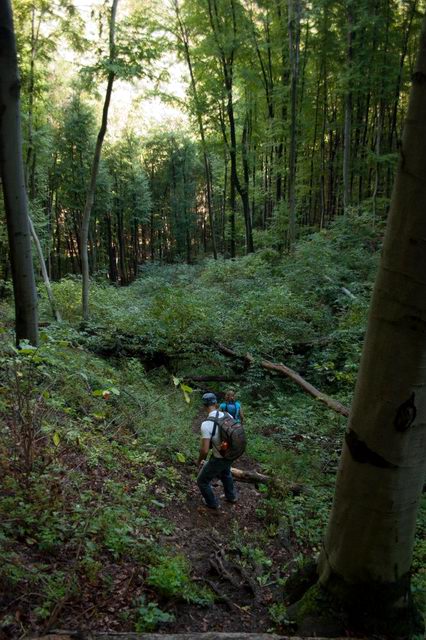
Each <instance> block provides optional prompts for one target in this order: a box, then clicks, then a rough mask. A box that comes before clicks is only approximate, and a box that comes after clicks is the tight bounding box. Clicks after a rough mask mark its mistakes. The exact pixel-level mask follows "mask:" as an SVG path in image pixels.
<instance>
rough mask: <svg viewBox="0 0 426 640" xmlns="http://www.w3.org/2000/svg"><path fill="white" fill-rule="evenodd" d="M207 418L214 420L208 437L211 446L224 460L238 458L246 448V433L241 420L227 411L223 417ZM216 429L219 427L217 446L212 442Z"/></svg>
mask: <svg viewBox="0 0 426 640" xmlns="http://www.w3.org/2000/svg"><path fill="white" fill-rule="evenodd" d="M208 419H209V420H211V421H212V422H214V427H213V432H212V436H211V439H210V444H211V446H213V447H215V449H216V451H218V452H219V453H220V455H221V456H222V458H225V460H230V461H233V460H236V459H237V458H239V457H240V456H241V455H242V454H243V453H244V451H245V450H246V444H247V439H246V434H245V431H244V428H243V425H242V424H241V422H238V420H235V418H233V417H232V416H231V415H230V414H229V413H225V415H224V416H223V418H218V417H214V418H212V417H209V418H208ZM216 429H219V434H220V439H221V445H220V447H219V448H217V447H216V446H215V445H214V444H213V438H214V436H215V434H216Z"/></svg>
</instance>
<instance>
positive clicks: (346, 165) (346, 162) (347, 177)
mask: <svg viewBox="0 0 426 640" xmlns="http://www.w3.org/2000/svg"><path fill="white" fill-rule="evenodd" d="M352 2H353V0H349V4H348V50H347V66H348V69H347V71H348V74H349V79H348V81H347V87H346V92H345V123H344V126H343V210H344V211H346V209H347V208H348V206H349V205H350V203H351V137H352V88H351V83H352V77H351V71H352V67H353V39H354V15H353V7H352Z"/></svg>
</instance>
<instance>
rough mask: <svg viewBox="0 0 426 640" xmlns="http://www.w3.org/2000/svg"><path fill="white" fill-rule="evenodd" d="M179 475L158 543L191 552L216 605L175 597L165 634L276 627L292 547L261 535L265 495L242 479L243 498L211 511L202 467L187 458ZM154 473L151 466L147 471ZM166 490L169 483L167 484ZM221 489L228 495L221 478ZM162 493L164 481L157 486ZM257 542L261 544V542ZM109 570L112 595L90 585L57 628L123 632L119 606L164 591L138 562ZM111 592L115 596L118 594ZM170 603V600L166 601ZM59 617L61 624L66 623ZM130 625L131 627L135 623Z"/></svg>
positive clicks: (196, 574)
mask: <svg viewBox="0 0 426 640" xmlns="http://www.w3.org/2000/svg"><path fill="white" fill-rule="evenodd" d="M203 419H204V412H200V414H198V415H197V416H196V417H195V418H194V421H193V424H192V431H193V433H194V438H197V437H198V436H199V431H200V424H201V421H202V420H203ZM236 466H238V468H239V469H242V470H245V471H259V472H261V467H260V465H258V464H257V463H256V462H254V461H253V460H252V459H250V458H249V457H248V456H247V455H244V456H242V457H241V458H240V459H239V460H238V463H237V465H236ZM176 471H177V472H178V473H179V480H178V482H177V484H178V485H179V492H178V495H177V496H176V498H175V499H173V500H171V501H170V502H167V504H164V507H163V508H162V512H161V515H162V518H163V520H164V521H167V522H168V523H169V525H171V528H172V530H173V533H172V535H170V532H169V531H166V533H165V534H164V535H161V534H160V535H159V537H158V540H157V543H158V547H159V548H164V547H167V548H168V549H169V550H170V552H171V553H172V554H173V555H175V556H176V555H179V556H183V557H185V558H186V559H187V560H188V561H189V563H190V566H191V578H192V580H193V581H194V582H196V583H199V584H200V585H202V586H207V587H208V588H209V589H210V590H211V591H212V592H213V593H214V594H215V601H214V603H212V604H210V605H207V606H205V605H203V606H200V604H197V603H189V602H188V603H187V602H185V601H184V599H182V598H176V599H175V600H173V599H171V600H170V599H168V601H167V605H166V609H167V611H168V612H169V613H171V614H173V616H174V621H171V622H168V623H162V624H161V632H164V633H166V632H173V633H184V632H206V631H227V632H234V631H235V632H236V631H240V632H243V631H252V632H255V631H259V632H261V631H262V632H265V630H268V629H271V630H272V629H275V628H276V625H274V623H273V621H272V620H271V615H270V608H271V606H272V605H273V604H274V602H277V603H278V602H279V601H280V599H282V587H280V586H279V584H280V578H281V577H282V568H283V566H284V565H286V564H288V563H289V562H290V561H291V552H290V551H289V550H286V548H285V547H284V546H283V545H282V542H281V541H280V540H279V538H277V537H276V536H275V537H273V538H271V539H270V540H269V541H268V542H267V543H266V546H265V536H264V535H262V532H263V529H264V522H262V519H261V518H260V517H258V516H257V513H256V511H257V509H258V507H259V503H260V500H261V499H262V493H261V492H260V491H259V488H258V487H257V486H256V485H254V484H250V483H246V482H237V483H236V484H237V493H238V502H237V503H236V504H229V503H227V502H226V501H224V500H223V499H222V500H220V509H219V510H218V511H210V510H208V509H207V508H206V507H204V505H203V500H202V497H201V495H200V492H199V490H198V487H197V484H196V482H195V466H194V464H193V463H186V464H185V465H180V466H177V467H176ZM146 472H147V474H148V475H149V474H150V469H149V468H147V469H146ZM163 489H164V490H166V486H164V487H163ZM214 490H215V492H216V493H217V495H218V496H219V498H220V497H221V496H222V495H223V488H222V485H221V483H220V481H218V482H217V484H215V483H214ZM156 496H157V497H158V498H159V499H161V497H162V491H161V487H157V488H156ZM256 545H258V546H256ZM108 572H109V574H110V576H111V580H112V581H113V583H114V589H113V591H112V592H111V593H110V595H109V596H107V597H105V592H104V589H103V588H102V589H101V590H99V591H98V590H97V589H96V588H94V585H90V584H87V585H86V593H85V594H84V597H81V595H82V594H80V597H79V598H78V605H77V606H75V605H76V604H77V602H76V603H75V604H74V603H71V602H70V603H68V605H71V606H67V607H64V611H63V612H62V613H61V615H60V616H58V621H57V623H56V624H55V626H57V627H60V628H65V629H76V627H77V628H81V629H91V630H102V629H110V630H115V631H123V630H125V629H126V628H127V624H126V623H125V622H124V623H123V620H121V619H120V615H119V613H120V611H123V610H126V609H131V607H132V602H134V600H135V597H139V596H140V594H141V593H144V594H146V595H148V596H154V597H157V599H158V594H156V593H155V591H154V590H152V593H150V587H149V586H148V585H147V584H146V582H145V580H144V577H145V568H144V567H143V566H140V567H138V566H137V564H136V563H123V562H121V563H117V564H116V565H114V564H110V563H109V566H108ZM111 596H112V597H111ZM160 604H161V605H162V607H163V608H165V607H164V605H163V604H162V603H161V602H160ZM59 622H60V624H59ZM130 628H131V627H130Z"/></svg>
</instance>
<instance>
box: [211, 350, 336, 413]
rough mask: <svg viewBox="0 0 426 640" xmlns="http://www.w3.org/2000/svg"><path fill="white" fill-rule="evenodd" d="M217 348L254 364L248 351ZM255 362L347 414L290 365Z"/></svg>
mask: <svg viewBox="0 0 426 640" xmlns="http://www.w3.org/2000/svg"><path fill="white" fill-rule="evenodd" d="M217 348H218V349H219V351H220V352H221V353H223V354H224V355H225V356H228V357H230V358H234V359H236V360H242V361H243V362H245V363H246V364H247V366H251V365H253V364H256V360H255V359H254V358H253V356H252V355H250V354H249V353H247V354H246V355H245V356H241V355H240V354H238V353H236V352H235V351H233V350H232V349H229V348H228V347H225V345H223V344H218V345H217ZM257 364H259V365H260V366H261V367H262V369H266V370H267V371H272V372H275V373H278V374H280V375H282V376H283V377H285V378H290V380H292V381H293V382H295V383H296V384H297V385H298V386H299V387H301V389H303V391H306V393H308V394H309V395H310V396H312V397H313V398H315V399H316V400H319V401H320V402H322V403H323V404H325V405H326V406H327V407H328V408H329V409H333V411H336V413H340V415H342V416H345V417H348V416H349V408H348V407H345V406H344V405H343V404H342V403H341V402H339V401H338V400H334V398H330V396H328V395H326V394H325V393H322V392H321V391H320V390H319V389H317V388H316V387H314V386H313V385H312V384H311V383H310V382H308V381H307V380H305V379H304V378H302V376H301V375H299V374H298V373H296V371H293V369H290V367H287V366H286V365H285V364H281V363H278V364H277V363H275V362H270V361H269V360H260V361H259V362H257Z"/></svg>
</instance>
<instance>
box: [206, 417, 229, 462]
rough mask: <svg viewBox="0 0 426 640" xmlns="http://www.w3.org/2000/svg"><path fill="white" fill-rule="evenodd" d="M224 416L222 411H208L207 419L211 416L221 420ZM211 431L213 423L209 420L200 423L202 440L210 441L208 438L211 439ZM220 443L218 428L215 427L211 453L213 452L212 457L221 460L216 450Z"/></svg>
mask: <svg viewBox="0 0 426 640" xmlns="http://www.w3.org/2000/svg"><path fill="white" fill-rule="evenodd" d="M224 415H225V414H224V413H223V411H219V410H218V409H214V410H213V411H210V413H209V418H210V417H211V416H213V418H223V416H224ZM213 429H214V422H212V421H211V420H209V419H207V420H204V422H202V423H201V437H202V438H208V439H209V440H210V438H211V437H212V433H213ZM220 442H221V440H220V434H219V428H218V427H216V433H215V434H214V437H213V439H212V443H213V445H214V446H213V447H212V451H213V455H214V456H215V458H221V457H222V456H221V455H220V453H219V452H218V450H217V449H218V448H219V447H220ZM216 447H217V448H216Z"/></svg>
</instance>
